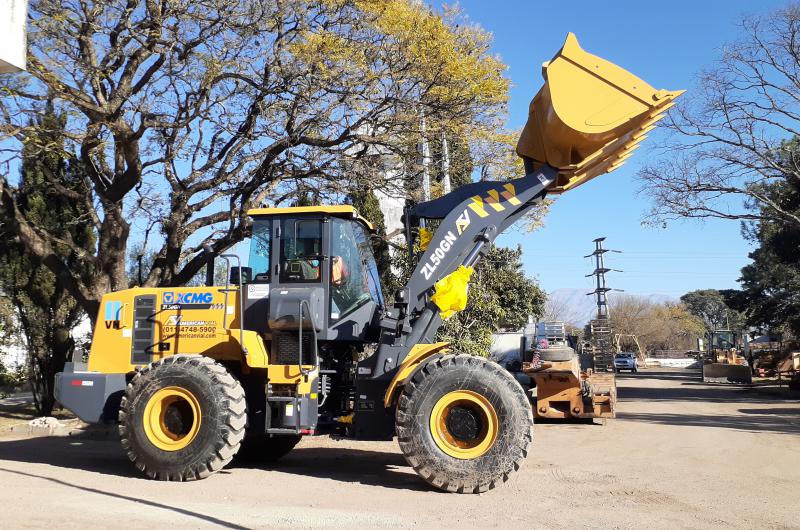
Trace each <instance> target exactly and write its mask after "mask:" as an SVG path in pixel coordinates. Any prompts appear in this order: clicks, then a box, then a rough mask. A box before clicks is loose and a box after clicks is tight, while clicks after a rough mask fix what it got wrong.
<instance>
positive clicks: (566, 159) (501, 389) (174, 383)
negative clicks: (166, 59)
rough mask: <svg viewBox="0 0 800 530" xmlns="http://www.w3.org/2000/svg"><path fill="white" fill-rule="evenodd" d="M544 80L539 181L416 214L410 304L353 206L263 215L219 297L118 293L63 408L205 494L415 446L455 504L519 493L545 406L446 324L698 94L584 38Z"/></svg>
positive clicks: (149, 465) (445, 199)
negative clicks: (507, 245) (255, 465)
mask: <svg viewBox="0 0 800 530" xmlns="http://www.w3.org/2000/svg"><path fill="white" fill-rule="evenodd" d="M543 73H544V77H545V80H546V82H545V84H544V86H543V88H542V89H541V90H540V91H539V93H538V94H537V95H536V97H535V98H534V99H533V102H532V103H531V107H530V116H529V119H528V123H527V125H526V127H525V129H524V131H523V132H522V136H521V137H520V140H519V144H518V147H517V151H518V154H519V155H520V156H522V157H523V159H524V161H525V167H526V173H527V174H526V175H525V176H523V177H522V178H518V179H515V180H509V181H506V182H475V183H472V184H468V185H465V186H463V187H460V188H458V189H456V190H454V191H452V192H451V193H448V194H446V195H444V196H442V197H440V198H437V199H435V200H432V201H429V202H423V203H420V204H417V205H415V206H412V207H409V208H407V210H406V211H405V215H404V218H403V219H404V223H405V227H406V237H407V239H408V241H409V243H413V242H414V241H415V240H416V239H417V238H420V239H425V242H426V243H427V245H426V248H425V250H424V251H422V252H419V253H418V254H415V255H412V256H410V258H411V259H414V260H415V261H416V268H415V269H414V271H413V273H412V275H411V277H410V279H409V281H408V283H407V285H406V286H405V287H404V288H403V289H401V290H399V291H398V292H397V293H396V295H395V297H394V302H393V303H392V304H391V305H389V304H387V303H386V302H385V300H384V296H383V294H382V292H381V288H380V284H379V282H378V274H379V271H378V269H377V267H376V262H375V259H374V258H373V255H372V251H371V246H370V232H371V230H372V227H371V225H370V223H369V222H367V221H366V220H364V219H363V218H361V217H360V216H359V215H358V213H357V212H356V211H355V210H354V209H353V208H352V207H350V206H318V207H295V208H261V209H255V210H252V211H250V212H249V215H250V216H251V217H252V220H253V223H252V234H250V236H249V237H250V251H249V258H248V261H247V266H246V267H243V266H241V264H240V263H239V262H238V256H235V255H229V254H223V255H221V256H213V255H212V254H211V253H210V252H208V260H209V271H213V260H214V258H215V257H216V258H218V259H224V260H226V262H227V264H228V270H229V276H228V277H229V278H230V281H229V284H228V285H224V286H220V285H213V274H209V276H211V278H210V279H211V280H212V281H209V282H207V283H208V284H207V285H206V286H204V287H164V288H132V289H128V290H124V291H119V292H114V293H109V294H107V295H105V296H104V297H103V299H102V305H101V309H100V312H99V314H98V316H97V321H96V325H95V330H94V336H93V343H92V347H91V352H90V354H89V358H88V364H87V365H79V364H73V363H70V364H68V366H67V368H66V369H65V371H64V372H63V373H60V374H58V376H57V380H56V395H57V398H58V400H59V401H60V402H61V404H63V405H64V406H65V407H67V408H69V409H71V410H72V411H73V412H75V413H76V414H77V415H78V416H79V417H80V418H82V419H83V420H85V421H87V422H119V432H120V436H121V439H122V445H123V447H124V448H125V450H126V451H127V454H128V456H129V458H130V459H131V461H132V462H133V463H134V464H135V465H136V466H137V467H138V468H139V469H140V470H141V471H143V472H144V473H145V474H146V475H147V476H149V477H152V478H157V479H161V480H176V481H183V480H192V479H199V478H203V477H205V476H207V475H209V474H211V473H213V472H215V471H218V470H219V469H221V468H222V467H223V466H225V465H226V464H227V463H228V462H229V461H230V460H231V459H232V458H233V456H234V455H235V454H236V453H237V452H238V451H240V450H242V451H246V452H247V453H248V454H249V455H251V456H256V457H261V458H264V459H276V458H280V457H281V456H283V455H284V454H286V453H288V452H289V451H291V449H292V448H293V447H294V445H295V444H296V443H297V442H298V441H299V440H300V439H301V437H302V436H311V435H335V436H340V437H347V438H354V439H360V440H391V439H392V438H393V437H394V436H396V437H397V439H398V442H399V444H400V449H401V450H402V452H403V454H404V455H405V458H406V460H407V461H408V463H409V465H411V466H412V467H413V468H414V469H415V470H416V471H417V473H419V475H420V476H421V477H422V478H423V479H424V480H426V481H427V482H429V483H430V484H432V485H433V486H435V487H436V488H440V489H442V490H446V491H452V492H460V493H476V492H482V491H486V490H488V489H490V488H493V487H495V486H496V485H498V484H501V483H502V482H504V481H505V480H507V478H508V476H509V475H510V474H511V473H513V472H514V471H515V470H516V469H517V468H518V467H519V465H520V464H521V462H522V461H523V459H524V458H525V456H526V454H527V451H528V446H529V444H530V442H531V438H532V434H531V427H532V422H533V417H532V413H531V407H530V403H529V400H528V397H527V396H526V394H525V393H524V391H523V390H522V388H521V386H520V385H519V383H517V381H516V380H515V379H514V377H513V376H512V375H511V374H510V373H509V372H507V371H506V370H504V369H502V368H501V367H500V366H499V365H497V364H496V363H493V362H490V361H488V360H486V359H484V358H481V357H474V356H468V355H463V354H460V353H459V352H458V351H455V350H453V349H451V348H449V346H448V344H446V343H441V342H436V332H437V330H438V328H439V326H440V325H441V323H442V317H443V316H445V317H446V316H448V315H450V314H452V313H453V312H454V311H457V310H458V309H460V308H463V307H464V304H465V303H466V291H467V282H468V281H469V276H470V274H471V271H472V268H473V267H474V266H475V264H476V263H477V262H478V261H479V260H480V259H481V257H482V256H483V255H484V254H485V253H486V251H487V250H488V249H489V247H490V246H491V244H492V242H493V241H494V240H495V238H496V237H497V236H498V235H499V234H500V233H501V232H503V231H504V230H505V229H507V228H508V227H509V226H511V225H512V224H514V223H515V222H516V221H517V220H519V219H521V218H522V217H523V216H524V215H525V214H526V213H527V212H529V211H530V209H531V208H533V207H535V205H536V204H537V203H538V202H539V201H541V200H542V199H543V198H544V197H545V195H546V194H547V193H561V192H564V191H567V190H570V189H572V188H574V187H576V186H578V185H579V184H581V183H583V182H586V181H588V180H589V179H591V178H593V177H595V176H598V175H600V174H603V173H607V172H609V171H612V170H613V169H615V168H617V167H619V165H620V164H622V163H623V161H624V160H625V158H627V157H628V156H630V153H631V151H632V150H633V149H634V148H635V147H636V145H637V144H638V142H640V141H641V140H642V139H643V138H644V135H645V134H646V132H647V131H648V130H650V128H652V126H653V124H654V123H655V122H656V121H657V120H658V119H659V118H660V117H661V115H662V114H661V113H662V112H663V111H664V110H665V109H666V108H668V107H669V106H670V105H671V102H672V100H673V99H674V98H675V97H676V96H678V95H679V92H667V91H663V90H661V91H657V90H654V89H653V88H652V87H651V86H649V85H648V84H646V83H645V82H643V81H642V80H640V79H638V78H636V77H634V76H633V75H631V74H630V73H628V72H627V71H625V70H623V69H622V68H620V67H618V66H615V65H613V64H611V63H609V62H607V61H605V60H603V59H600V58H599V57H595V56H593V55H590V54H588V53H586V52H584V51H583V50H582V49H581V48H580V47H579V46H578V42H577V40H576V39H575V37H574V35H572V34H570V35H569V36H568V37H567V40H566V43H565V44H564V46H563V48H562V49H561V50H560V51H559V52H558V54H556V56H555V57H554V58H553V59H552V60H551V61H549V62H548V63H545V65H544V67H543ZM431 221H434V222H435V223H436V224H438V228H437V229H436V230H435V231H432V230H430V229H429V227H430V226H431ZM431 232H432V233H431ZM413 247H414V245H412V244H409V248H413Z"/></svg>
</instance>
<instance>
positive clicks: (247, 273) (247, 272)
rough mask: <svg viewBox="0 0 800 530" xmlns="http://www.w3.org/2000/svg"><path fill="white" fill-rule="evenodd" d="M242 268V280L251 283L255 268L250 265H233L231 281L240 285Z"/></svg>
mask: <svg viewBox="0 0 800 530" xmlns="http://www.w3.org/2000/svg"><path fill="white" fill-rule="evenodd" d="M240 269H241V282H242V283H250V280H252V276H253V269H252V268H250V267H231V277H230V283H232V284H233V285H239V271H240Z"/></svg>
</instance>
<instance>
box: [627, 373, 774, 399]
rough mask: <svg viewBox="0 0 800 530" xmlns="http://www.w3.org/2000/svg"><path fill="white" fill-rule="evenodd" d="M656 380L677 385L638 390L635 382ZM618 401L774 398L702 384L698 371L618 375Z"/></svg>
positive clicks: (748, 389) (743, 388)
mask: <svg viewBox="0 0 800 530" xmlns="http://www.w3.org/2000/svg"><path fill="white" fill-rule="evenodd" d="M643 379H658V380H664V381H671V382H673V383H677V384H675V385H673V386H668V387H652V386H638V385H637V384H636V381H637V380H639V381H641V380H643ZM617 380H618V384H619V388H618V390H617V396H618V398H619V400H620V401H687V402H692V401H698V402H705V403H742V404H764V405H766V404H770V403H774V402H775V398H774V397H771V396H769V395H767V394H766V393H762V392H759V391H757V390H756V388H755V387H753V386H752V385H737V384H723V383H703V382H702V381H701V380H700V372H699V370H680V369H677V370H675V371H663V372H662V371H659V372H651V371H647V372H640V373H638V374H631V375H627V374H626V375H617Z"/></svg>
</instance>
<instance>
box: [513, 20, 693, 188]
mask: <svg viewBox="0 0 800 530" xmlns="http://www.w3.org/2000/svg"><path fill="white" fill-rule="evenodd" d="M542 75H543V77H544V79H545V84H544V86H543V87H542V88H541V89H540V90H539V92H538V93H537V94H536V96H535V97H534V98H533V101H532V102H531V105H530V114H529V116H528V122H527V123H526V125H525V127H524V129H523V131H522V134H521V135H520V138H519V142H518V143H517V153H518V154H519V155H520V156H523V157H525V158H529V159H532V160H533V162H534V163H535V164H549V165H551V166H553V167H555V168H557V169H559V177H558V180H557V181H556V185H555V187H553V188H550V190H549V192H550V193H560V192H564V191H566V190H568V189H572V188H575V187H577V186H579V185H580V184H583V183H584V182H587V181H589V180H591V179H593V178H595V177H597V176H599V175H602V174H604V173H608V172H610V171H613V170H615V169H616V168H618V167H620V166H621V165H622V164H623V163H624V162H625V160H626V159H628V158H629V157H630V156H631V155H632V154H633V151H634V150H636V149H637V148H638V147H639V145H640V143H641V142H642V141H643V140H644V139H646V138H647V135H648V133H649V132H650V131H652V130H653V129H654V128H655V124H656V123H657V122H658V121H659V120H661V119H662V118H663V117H664V115H665V112H666V111H667V110H668V109H669V108H670V107H672V106H673V105H674V104H675V101H674V100H675V98H677V97H678V96H680V95H681V94H682V93H683V90H677V91H668V90H656V89H654V88H653V87H652V86H650V85H649V84H647V83H645V82H644V81H643V80H641V79H639V78H638V77H636V76H634V75H633V74H631V73H630V72H628V71H627V70H625V69H623V68H620V67H619V66H617V65H615V64H613V63H610V62H608V61H606V60H605V59H602V58H600V57H597V56H595V55H592V54H590V53H587V52H585V51H584V50H583V49H581V47H580V45H579V44H578V40H577V38H576V37H575V35H573V34H572V33H570V34H568V35H567V39H566V41H565V42H564V46H563V47H562V48H561V50H560V51H559V52H558V53H557V54H556V56H555V57H553V59H551V60H550V61H547V62H545V63H544V64H543V65H542ZM576 87H579V88H576Z"/></svg>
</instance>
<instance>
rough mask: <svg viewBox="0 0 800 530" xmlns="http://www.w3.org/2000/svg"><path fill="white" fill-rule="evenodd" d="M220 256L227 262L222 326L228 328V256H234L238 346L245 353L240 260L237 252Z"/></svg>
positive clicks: (229, 269)
mask: <svg viewBox="0 0 800 530" xmlns="http://www.w3.org/2000/svg"><path fill="white" fill-rule="evenodd" d="M219 257H220V258H222V259H224V260H225V263H227V264H228V269H227V270H226V271H225V301H224V304H225V307H224V308H223V313H222V326H223V328H224V329H226V330H227V329H228V327H227V324H226V319H227V316H228V285H229V284H230V277H231V276H230V273H231V262H230V258H236V267H238V269H239V274H238V277H239V346H240V347H241V348H242V353H243V354H245V355H247V353H248V352H247V347H246V346H245V345H244V305H243V302H242V299H243V298H244V288H243V284H242V260H241V258H240V257H239V255H238V254H221V255H220V256H219Z"/></svg>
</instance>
